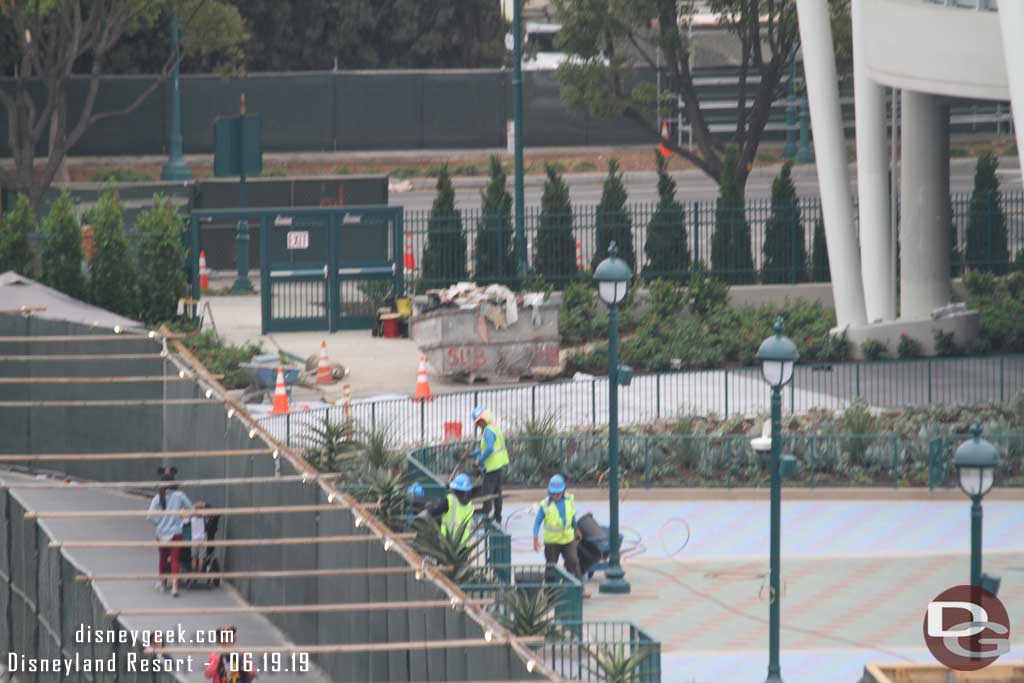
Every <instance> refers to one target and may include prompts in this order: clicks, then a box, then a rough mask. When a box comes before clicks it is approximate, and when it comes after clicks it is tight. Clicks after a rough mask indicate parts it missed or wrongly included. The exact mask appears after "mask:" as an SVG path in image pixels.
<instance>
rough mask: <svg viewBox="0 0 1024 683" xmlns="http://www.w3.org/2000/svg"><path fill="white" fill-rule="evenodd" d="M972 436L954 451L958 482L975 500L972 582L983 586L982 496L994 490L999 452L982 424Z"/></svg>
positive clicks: (972, 533)
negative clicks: (986, 435) (985, 435)
mask: <svg viewBox="0 0 1024 683" xmlns="http://www.w3.org/2000/svg"><path fill="white" fill-rule="evenodd" d="M971 434H972V436H971V438H970V439H968V440H967V441H964V442H963V443H962V444H960V447H959V448H957V449H956V453H954V454H953V466H954V467H956V478H957V484H958V485H959V486H960V490H961V491H963V492H964V493H966V494H967V495H968V496H969V497H970V499H971V585H972V586H981V585H982V576H981V519H982V511H981V499H982V498H984V497H985V494H986V493H988V492H989V491H990V490H992V484H993V483H994V482H995V468H996V465H997V464H999V451H997V450H996V447H995V446H993V445H992V444H991V443H989V442H988V441H986V440H985V439H983V438H981V425H979V424H977V423H975V424H974V425H973V426H972V427H971Z"/></svg>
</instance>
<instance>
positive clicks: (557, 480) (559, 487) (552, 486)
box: [548, 474, 565, 493]
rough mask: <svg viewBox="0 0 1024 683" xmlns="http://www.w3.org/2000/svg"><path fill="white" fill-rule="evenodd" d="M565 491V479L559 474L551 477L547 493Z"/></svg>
mask: <svg viewBox="0 0 1024 683" xmlns="http://www.w3.org/2000/svg"><path fill="white" fill-rule="evenodd" d="M563 491H565V478H564V477H563V476H562V475H561V474H556V475H555V476H553V477H551V481H549V482H548V493H562V492H563Z"/></svg>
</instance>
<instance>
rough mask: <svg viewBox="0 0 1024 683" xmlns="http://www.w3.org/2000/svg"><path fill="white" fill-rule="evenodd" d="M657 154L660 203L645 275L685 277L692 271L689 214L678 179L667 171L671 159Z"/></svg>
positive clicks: (653, 221) (647, 245)
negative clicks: (678, 195) (679, 196)
mask: <svg viewBox="0 0 1024 683" xmlns="http://www.w3.org/2000/svg"><path fill="white" fill-rule="evenodd" d="M654 158H655V160H656V162H657V168H658V205H657V207H656V208H655V209H654V215H652V216H651V220H650V222H649V223H648V224H647V241H646V243H645V244H644V253H645V254H646V255H647V264H646V265H645V266H644V275H646V276H647V277H648V278H653V277H671V278H673V279H677V280H681V281H685V280H686V279H687V278H688V277H689V274H690V247H689V245H688V243H687V239H686V220H685V217H686V216H685V213H684V211H683V205H682V204H680V203H679V201H678V200H677V199H676V181H675V180H673V178H672V176H671V175H669V173H668V159H666V158H665V157H663V156H661V154H659V153H658V152H657V151H655V153H654Z"/></svg>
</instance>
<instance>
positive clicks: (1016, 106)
mask: <svg viewBox="0 0 1024 683" xmlns="http://www.w3.org/2000/svg"><path fill="white" fill-rule="evenodd" d="M999 26H1000V27H1001V28H1002V30H1003V57H1004V59H1006V79H1007V80H1008V81H1009V85H1010V105H1011V107H1010V108H1011V109H1012V110H1013V128H1014V133H1015V135H1016V136H1017V149H1018V150H1024V3H1021V1H1020V0H1003V1H1002V2H1000V3H999ZM1021 180H1022V181H1024V175H1022V176H1021Z"/></svg>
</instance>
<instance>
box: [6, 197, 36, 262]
mask: <svg viewBox="0 0 1024 683" xmlns="http://www.w3.org/2000/svg"><path fill="white" fill-rule="evenodd" d="M37 227H38V226H37V225H36V217H35V214H33V213H32V203H31V202H30V201H29V199H28V197H27V196H26V195H23V194H19V195H18V199H17V201H16V202H15V204H14V211H11V212H10V213H9V214H7V215H6V216H3V217H2V218H0V273H4V272H6V271H8V270H13V271H14V272H16V273H19V274H21V275H24V276H25V277H32V276H33V272H34V270H35V268H34V267H33V264H32V243H31V242H30V241H29V236H30V235H31V234H32V233H34V232H35V231H36V230H37Z"/></svg>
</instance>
